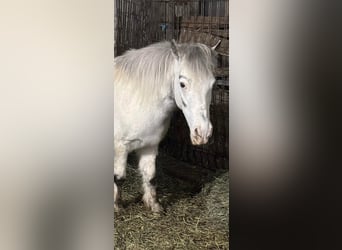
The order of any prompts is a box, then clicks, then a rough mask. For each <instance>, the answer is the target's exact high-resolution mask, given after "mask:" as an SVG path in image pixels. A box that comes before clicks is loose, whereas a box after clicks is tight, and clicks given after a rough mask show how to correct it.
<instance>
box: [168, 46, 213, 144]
mask: <svg viewBox="0 0 342 250" xmlns="http://www.w3.org/2000/svg"><path fill="white" fill-rule="evenodd" d="M216 46H217V45H215V46H214V47H212V48H209V47H208V46H206V45H204V44H200V43H193V44H176V42H175V41H174V40H173V41H172V42H171V49H172V53H173V55H174V57H175V58H176V60H175V64H176V66H175V79H174V83H173V93H174V98H175V102H176V105H177V106H178V108H180V109H181V110H182V112H183V114H184V116H185V119H186V121H187V124H188V126H189V128H190V138H191V142H192V144H193V145H201V144H205V143H207V142H208V140H209V138H210V137H211V135H212V131H213V126H212V124H211V122H210V110H209V107H210V103H211V96H212V88H213V85H214V83H215V77H214V75H213V70H214V68H215V67H216V55H217V54H216V52H215V51H214V50H215V47H216Z"/></svg>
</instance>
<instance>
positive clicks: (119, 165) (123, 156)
mask: <svg viewBox="0 0 342 250" xmlns="http://www.w3.org/2000/svg"><path fill="white" fill-rule="evenodd" d="M127 155H128V151H127V149H126V146H125V145H123V144H118V145H114V211H115V212H119V205H118V204H119V199H120V188H119V186H118V181H119V180H123V179H124V178H126V165H127Z"/></svg>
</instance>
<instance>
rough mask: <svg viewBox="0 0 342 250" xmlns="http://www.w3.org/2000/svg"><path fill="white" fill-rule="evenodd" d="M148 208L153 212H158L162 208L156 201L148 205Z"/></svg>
mask: <svg viewBox="0 0 342 250" xmlns="http://www.w3.org/2000/svg"><path fill="white" fill-rule="evenodd" d="M150 209H151V211H152V212H153V213H160V212H161V211H163V208H162V207H161V206H160V205H159V204H158V203H154V204H152V205H151V206H150Z"/></svg>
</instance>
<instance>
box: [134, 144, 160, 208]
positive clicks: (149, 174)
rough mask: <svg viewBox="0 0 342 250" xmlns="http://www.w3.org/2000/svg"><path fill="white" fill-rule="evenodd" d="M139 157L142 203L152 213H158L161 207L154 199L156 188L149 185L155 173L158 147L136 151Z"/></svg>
mask: <svg viewBox="0 0 342 250" xmlns="http://www.w3.org/2000/svg"><path fill="white" fill-rule="evenodd" d="M137 153H138V155H139V157H140V158H139V170H140V174H141V176H142V181H143V184H142V187H143V191H144V195H143V202H144V204H145V206H146V207H148V208H150V209H151V210H152V212H155V213H158V212H160V211H161V210H162V209H161V206H160V205H159V203H158V202H157V199H156V188H155V186H154V185H153V184H152V183H151V181H152V180H153V178H154V176H155V172H156V157H157V154H158V146H154V147H148V148H143V149H140V150H138V151H137Z"/></svg>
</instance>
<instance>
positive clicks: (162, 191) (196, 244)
mask: <svg viewBox="0 0 342 250" xmlns="http://www.w3.org/2000/svg"><path fill="white" fill-rule="evenodd" d="M135 165H136V164H130V165H129V166H128V169H127V180H126V181H125V182H124V183H123V185H122V206H123V208H122V209H121V211H120V212H119V213H118V214H116V213H115V215H114V246H115V249H117V250H119V249H120V250H122V249H137V250H138V249H228V247H229V243H228V238H229V236H228V234H229V230H228V223H229V221H228V213H229V212H228V204H229V202H228V192H229V191H228V181H229V178H228V172H227V171H225V172H221V173H215V174H214V175H212V176H210V178H209V177H208V178H207V180H206V182H202V183H201V184H199V183H190V182H189V181H182V180H180V179H177V178H175V177H171V176H168V175H166V174H165V173H164V172H165V171H163V162H162V161H158V163H157V176H156V183H157V193H158V200H159V202H160V203H161V205H162V206H163V208H164V211H163V212H162V213H161V214H152V213H151V212H149V211H148V210H147V209H145V207H144V206H143V204H142V202H141V197H142V194H141V191H140V190H141V189H140V186H141V178H140V175H139V173H138V171H137V169H136V167H135ZM172 167H177V166H172Z"/></svg>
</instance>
